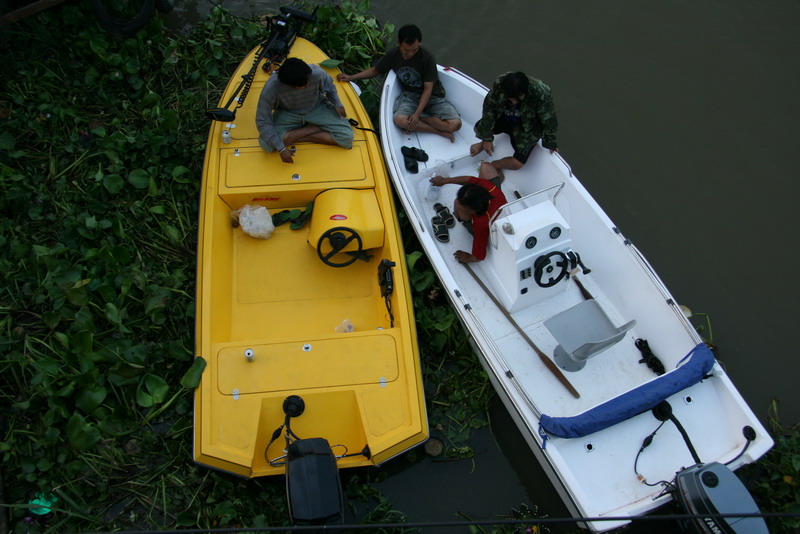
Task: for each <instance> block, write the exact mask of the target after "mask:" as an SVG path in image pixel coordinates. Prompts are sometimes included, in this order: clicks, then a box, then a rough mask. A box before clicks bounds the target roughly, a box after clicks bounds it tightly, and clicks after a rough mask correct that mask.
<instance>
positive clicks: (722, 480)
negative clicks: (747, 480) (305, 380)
mask: <svg viewBox="0 0 800 534" xmlns="http://www.w3.org/2000/svg"><path fill="white" fill-rule="evenodd" d="M675 486H676V489H675V493H674V496H675V499H676V500H677V501H678V503H679V504H680V505H681V506H682V507H683V509H684V510H685V511H686V513H688V514H696V515H699V516H700V517H698V518H694V519H690V520H688V521H687V524H686V525H685V526H688V527H689V530H690V531H691V532H695V533H697V534H762V533H763V534H768V533H769V530H768V529H767V524H766V523H765V522H764V519H763V518H761V517H712V516H708V517H705V516H704V514H751V513H752V514H758V513H759V512H760V511H759V509H758V505H757V504H756V503H755V501H754V500H753V497H752V496H751V495H750V493H749V492H748V491H747V488H745V486H744V484H742V481H741V480H739V477H737V476H736V475H735V474H734V473H733V471H731V470H730V469H728V468H727V467H726V466H724V465H722V464H720V463H717V462H712V463H709V464H696V465H693V466H692V467H689V468H687V469H684V470H683V471H681V472H679V473H678V474H677V476H676V477H675Z"/></svg>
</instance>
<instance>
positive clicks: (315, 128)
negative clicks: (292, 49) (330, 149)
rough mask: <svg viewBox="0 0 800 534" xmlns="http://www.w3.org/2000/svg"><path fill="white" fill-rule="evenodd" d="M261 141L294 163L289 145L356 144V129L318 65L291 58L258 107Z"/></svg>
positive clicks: (270, 82) (266, 88)
mask: <svg viewBox="0 0 800 534" xmlns="http://www.w3.org/2000/svg"><path fill="white" fill-rule="evenodd" d="M256 127H257V128H258V143H259V144H260V145H261V148H263V149H264V150H266V151H267V152H273V151H277V152H278V154H280V156H281V160H282V161H283V162H284V163H294V158H293V155H292V151H291V150H289V148H288V146H287V145H291V144H294V143H300V142H310V143H322V144H326V145H339V146H341V147H344V148H352V146H353V128H352V127H351V126H350V123H349V122H348V121H347V114H346V113H345V110H344V106H342V102H341V101H340V100H339V94H338V93H337V92H336V87H335V86H334V85H333V78H331V77H330V76H329V75H328V73H327V72H325V71H324V70H322V68H321V67H319V66H318V65H308V64H306V63H305V62H304V61H303V60H302V59H298V58H294V57H290V58H288V59H286V60H285V61H284V62H283V64H282V65H281V67H280V69H279V70H278V74H277V75H273V76H270V78H269V79H268V80H267V83H265V84H264V89H262V91H261V96H259V97H258V108H257V109H256Z"/></svg>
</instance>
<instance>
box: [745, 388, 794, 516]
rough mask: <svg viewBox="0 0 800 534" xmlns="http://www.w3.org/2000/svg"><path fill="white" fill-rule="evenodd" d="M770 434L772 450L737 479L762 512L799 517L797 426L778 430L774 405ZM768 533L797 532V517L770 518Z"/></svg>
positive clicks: (776, 408)
mask: <svg viewBox="0 0 800 534" xmlns="http://www.w3.org/2000/svg"><path fill="white" fill-rule="evenodd" d="M770 434H771V435H772V438H773V439H774V440H775V446H774V447H773V448H772V449H771V450H770V451H769V452H768V453H767V454H766V455H764V456H763V457H762V458H761V459H760V460H759V461H758V462H757V463H755V464H751V465H748V466H746V467H744V468H742V470H741V471H740V472H739V476H740V477H742V479H743V480H744V481H745V483H746V484H747V485H748V487H749V488H750V491H751V492H752V494H753V497H754V498H755V499H756V502H758V503H759V506H760V507H761V509H762V511H769V512H772V513H794V514H798V513H800V424H796V425H794V426H793V427H791V428H786V427H784V426H782V425H781V424H780V422H779V419H778V405H777V402H773V403H772V406H770ZM768 524H769V528H770V532H797V531H798V529H800V517H797V516H795V517H791V518H772V519H770V520H769V521H768Z"/></svg>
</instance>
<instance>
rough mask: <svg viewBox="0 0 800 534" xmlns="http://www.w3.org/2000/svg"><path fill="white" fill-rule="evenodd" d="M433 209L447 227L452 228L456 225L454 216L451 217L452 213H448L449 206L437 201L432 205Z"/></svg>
mask: <svg viewBox="0 0 800 534" xmlns="http://www.w3.org/2000/svg"><path fill="white" fill-rule="evenodd" d="M433 210H434V211H435V212H436V215H437V216H438V217H439V218H440V219H442V222H443V223H444V224H446V225H447V227H448V228H452V227H454V226H455V225H456V218H455V217H453V214H452V213H450V208H448V207H447V206H444V205H442V204H439V203H438V202H437V203H436V204H434V205H433Z"/></svg>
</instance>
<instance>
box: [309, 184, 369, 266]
mask: <svg viewBox="0 0 800 534" xmlns="http://www.w3.org/2000/svg"><path fill="white" fill-rule="evenodd" d="M336 228H344V229H346V230H343V231H342V233H343V234H345V236H346V237H350V236H351V235H352V234H351V232H348V231H347V230H352V231H353V232H355V233H357V234H358V236H359V237H360V238H361V243H362V244H361V248H362V249H364V250H368V249H371V248H378V247H382V246H383V236H384V226H383V217H382V216H381V210H380V207H379V206H378V200H377V199H376V198H375V192H374V191H373V190H372V189H329V190H328V191H325V192H323V193H320V194H319V195H317V198H316V200H314V211H313V213H312V215H311V225H310V226H309V229H308V243H309V244H310V245H311V246H312V247H315V248H316V247H317V243H319V240H320V238H322V237H323V236H325V235H326V232H332V231H335V230H334V229H336ZM327 235H330V234H327ZM357 248H358V243H357V241H356V240H355V239H353V240H351V241H350V242H349V243H348V244H347V246H346V247H345V248H343V249H342V251H345V252H349V251H352V250H356V249H357Z"/></svg>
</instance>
